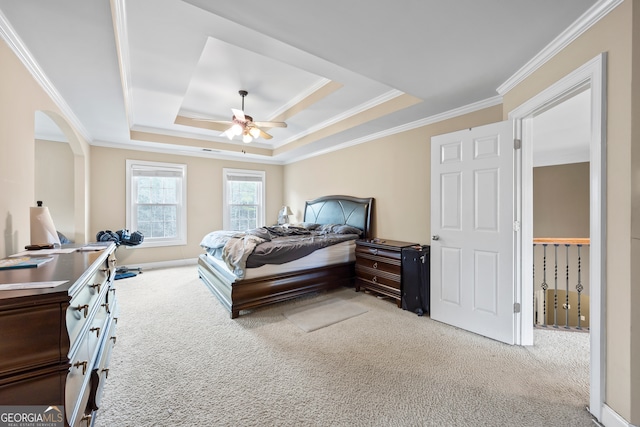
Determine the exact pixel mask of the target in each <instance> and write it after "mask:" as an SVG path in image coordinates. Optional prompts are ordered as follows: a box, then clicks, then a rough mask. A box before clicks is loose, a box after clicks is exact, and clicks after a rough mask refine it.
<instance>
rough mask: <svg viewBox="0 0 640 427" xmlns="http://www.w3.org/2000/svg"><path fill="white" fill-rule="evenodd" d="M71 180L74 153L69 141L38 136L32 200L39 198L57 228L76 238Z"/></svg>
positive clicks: (72, 179)
mask: <svg viewBox="0 0 640 427" xmlns="http://www.w3.org/2000/svg"><path fill="white" fill-rule="evenodd" d="M73 182H74V167H73V153H72V152H71V148H70V147H69V144H68V143H66V142H57V141H46V140H41V139H37V140H36V145H35V200H41V201H42V202H43V204H44V206H47V207H48V208H49V212H50V213H51V218H52V219H53V223H54V224H55V226H56V230H57V231H59V232H60V233H62V234H64V235H65V236H66V237H67V238H69V239H71V240H73V239H74V237H75V222H74V197H73V196H74V192H73V191H74V190H73ZM34 206H35V205H34Z"/></svg>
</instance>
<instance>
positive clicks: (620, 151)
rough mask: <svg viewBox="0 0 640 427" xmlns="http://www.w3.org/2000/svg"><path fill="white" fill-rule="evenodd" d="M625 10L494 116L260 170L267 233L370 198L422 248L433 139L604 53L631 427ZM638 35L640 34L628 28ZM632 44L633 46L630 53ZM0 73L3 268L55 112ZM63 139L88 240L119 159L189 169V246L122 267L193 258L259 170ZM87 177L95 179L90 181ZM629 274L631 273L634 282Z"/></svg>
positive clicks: (611, 388)
mask: <svg viewBox="0 0 640 427" xmlns="http://www.w3.org/2000/svg"><path fill="white" fill-rule="evenodd" d="M632 4H633V2H632V1H629V0H626V1H625V2H624V3H623V4H622V5H620V6H619V7H618V8H617V9H615V10H614V11H613V12H611V13H610V14H609V15H608V16H607V17H605V18H604V19H603V20H602V21H601V22H599V23H597V24H596V25H595V26H594V27H592V28H591V29H590V30H589V31H588V32H586V33H585V34H584V35H582V36H581V37H579V38H578V39H577V40H575V41H574V42H573V43H572V44H571V45H569V46H568V47H567V48H565V49H564V50H563V51H562V52H560V53H559V54H558V55H557V56H556V57H554V58H553V59H551V60H550V61H549V62H548V63H547V64H545V65H544V66H543V67H542V68H541V69H540V70H538V71H536V72H535V73H534V75H533V76H531V77H529V78H527V79H526V80H525V81H523V82H522V83H521V84H519V85H518V86H517V87H516V88H514V89H513V90H511V91H510V92H509V93H507V94H506V95H505V97H504V104H503V106H502V107H494V108H489V109H486V110H483V111H481V112H477V113H473V114H469V115H467V116H463V117H460V118H456V119H452V120H447V121H444V122H441V123H437V124H434V125H429V126H425V127H423V128H420V129H416V130H413V131H409V132H405V133H403V134H399V135H394V136H391V137H387V138H383V139H380V140H376V141H371V142H368V143H364V144H360V145H358V146H355V147H350V148H347V149H345V150H342V151H339V152H335V153H329V154H326V155H324V156H320V157H315V158H311V159H307V160H304V161H300V162H298V163H294V164H291V165H286V166H284V167H279V166H265V167H264V168H265V170H267V171H268V173H267V183H268V184H267V185H268V192H269V196H268V197H269V199H268V204H267V214H268V217H267V219H268V221H270V222H272V221H275V219H276V214H277V210H278V209H279V208H280V206H281V205H282V202H283V201H284V202H286V203H287V204H289V205H290V206H291V207H292V209H293V210H294V212H295V213H296V215H299V214H300V213H301V206H302V205H303V201H304V200H306V199H310V198H314V197H317V196H321V195H326V194H335V193H339V194H351V195H357V196H372V197H375V198H376V208H375V219H374V230H375V231H376V234H377V235H379V236H381V237H385V238H389V239H398V240H411V241H418V242H420V243H428V240H429V221H430V214H429V209H430V207H429V198H430V192H429V185H430V183H429V164H430V158H429V141H430V138H431V136H433V135H437V134H441V133H446V132H451V131H455V130H459V129H463V128H467V127H473V126H477V125H482V124H487V123H491V122H496V121H499V120H502V119H503V118H506V116H507V114H508V112H509V111H511V110H513V109H514V108H516V107H517V106H519V105H521V104H522V103H523V102H524V101H526V100H527V99H529V98H530V97H532V96H534V95H535V94H537V93H539V92H540V91H541V90H543V89H544V88H546V87H548V86H549V85H550V84H552V83H554V82H555V81H557V80H558V79H560V78H561V77H563V76H564V75H566V74H567V73H569V72H570V71H572V70H574V69H575V68H576V67H578V66H580V65H582V64H584V63H585V62H587V61H589V60H590V59H592V58H593V57H595V56H596V55H597V54H599V53H601V52H608V67H607V72H608V79H607V90H608V96H607V100H608V105H607V181H606V182H607V207H608V209H607V222H606V228H607V241H606V251H607V253H609V254H615V255H616V256H615V257H613V256H608V257H607V265H606V275H607V276H606V284H605V290H604V293H605V294H606V297H607V309H606V310H605V315H606V325H607V326H606V337H607V342H606V347H607V348H606V357H605V361H606V403H607V404H608V405H609V406H610V407H611V408H612V409H613V410H615V411H616V412H617V413H619V414H620V415H621V416H622V417H624V418H625V419H626V420H627V421H629V422H631V423H632V424H635V425H640V405H637V404H636V405H632V402H638V401H640V364H638V362H637V360H640V354H639V353H640V336H639V334H638V333H637V331H638V330H640V310H638V309H637V307H639V306H640V286H639V285H638V280H639V279H638V277H640V274H638V268H639V267H638V264H640V263H638V262H637V260H638V259H640V254H639V252H640V243H639V239H640V231H639V230H640V177H639V176H638V175H639V172H638V171H639V170H640V153H639V151H640V147H639V142H638V133H639V131H640V128H639V126H640V123H635V124H634V123H633V121H632V117H634V116H637V111H638V105H639V104H638V102H639V101H640V99H639V96H640V88H639V87H638V86H639V83H638V82H637V79H636V80H635V81H633V80H632V78H631V77H632V71H633V70H635V71H636V74H637V72H640V70H638V66H635V68H633V66H634V65H635V64H637V63H638V62H640V57H639V55H638V54H635V52H636V51H637V50H638V49H640V48H639V47H638V46H640V40H639V39H640V36H639V34H640V29H639V30H637V31H636V34H633V35H632V29H633V24H634V22H635V23H638V18H637V17H636V16H638V15H639V14H640V12H639V11H638V10H637V9H638V8H635V9H634V8H633V7H632ZM636 27H637V28H640V26H638V25H637V24H636ZM632 41H636V43H635V44H634V45H632ZM634 54H635V55H634ZM0 63H1V64H2V73H3V78H2V79H0V94H1V96H0V117H2V120H0V183H1V184H2V185H1V186H0V213H1V214H2V225H3V232H2V235H1V236H0V256H5V255H6V254H8V253H12V252H15V251H17V250H18V249H19V248H21V247H22V246H24V245H25V244H27V243H28V241H29V225H28V224H29V220H28V212H29V209H28V208H29V206H32V205H33V203H34V201H35V190H34V165H35V160H34V135H33V127H34V114H35V111H37V110H43V111H51V112H56V113H58V114H60V112H59V110H58V109H57V107H56V106H55V105H54V103H53V102H52V100H51V99H49V97H48V96H47V95H46V94H45V93H44V92H43V90H42V89H41V88H40V86H39V85H38V84H37V83H36V82H35V81H34V79H33V78H32V77H31V75H30V74H29V73H28V72H27V70H26V69H25V68H24V67H23V65H22V64H21V63H20V61H19V60H18V59H17V57H16V56H15V55H14V54H13V53H12V52H11V50H10V49H9V48H8V47H7V45H6V44H5V43H4V42H0ZM632 83H633V84H632ZM630 87H631V88H632V90H629V88H630ZM67 132H69V129H67ZM71 132H72V131H71ZM72 136H75V139H73V140H71V141H70V142H71V143H72V147H74V153H75V157H74V167H75V168H76V173H75V188H74V193H75V200H76V204H75V209H76V214H75V221H76V223H78V222H80V223H81V226H80V228H82V224H84V222H83V221H84V219H83V217H84V216H86V219H87V220H88V219H89V216H88V215H89V213H88V212H89V210H88V209H87V208H88V207H89V199H90V207H91V216H90V220H91V223H90V224H91V226H90V227H87V228H90V230H88V231H87V234H88V235H89V236H88V239H87V240H90V239H91V237H92V235H95V233H96V232H97V231H98V230H100V229H102V228H105V227H107V226H108V227H113V228H118V227H119V226H120V225H123V224H124V221H125V212H124V197H123V195H124V191H125V187H124V159H126V158H127V157H129V156H133V155H134V154H139V155H140V157H139V158H141V159H144V160H160V161H176V162H182V163H187V164H188V168H189V170H188V179H189V194H188V197H189V201H190V203H189V244H188V245H187V246H185V247H174V248H168V249H166V248H165V249H163V248H150V249H145V250H142V249H140V250H135V249H134V250H131V251H129V252H130V254H129V253H127V254H122V255H120V257H121V258H122V259H123V260H124V262H127V263H128V262H132V263H133V262H135V263H138V262H147V261H165V260H173V259H180V258H190V257H195V256H196V254H197V253H199V248H198V243H199V239H200V238H201V237H202V235H203V234H204V233H205V232H207V231H209V230H210V229H215V228H220V227H221V225H222V221H221V214H220V210H219V208H218V207H217V206H216V204H218V203H220V201H221V195H220V194H219V192H221V174H222V172H221V169H222V167H223V165H225V166H230V167H238V168H244V167H246V168H249V169H258V168H262V167H261V166H258V165H254V164H242V163H236V162H222V161H217V160H205V159H198V158H186V157H176V156H165V155H160V154H153V153H145V154H143V153H138V152H135V151H125V150H113V149H105V148H99V147H92V148H91V151H92V153H93V155H94V156H95V158H94V159H93V161H91V162H90V158H89V153H88V151H89V150H88V149H86V142H85V141H84V140H82V138H79V137H77V135H72ZM78 147H80V149H78ZM78 150H80V152H79V151H78ZM82 150H85V152H84V153H82ZM83 165H84V166H83ZM89 166H91V168H92V169H91V171H90V173H89V172H88V171H89V169H88V167H89ZM83 167H85V169H82V168H83ZM78 168H80V169H81V170H80V173H78V172H77V170H78ZM87 182H91V186H90V192H88V191H87V190H86V189H87V188H89V187H85V185H87V184H86V183H87ZM283 189H284V192H283ZM632 203H633V208H632ZM632 220H633V221H632ZM632 225H633V227H632ZM76 228H78V227H76ZM632 229H633V232H632ZM80 235H81V236H83V233H82V232H81V233H80ZM83 237H84V236H83ZM121 252H125V251H121ZM632 273H635V274H634V275H633V279H632ZM632 280H633V282H632ZM632 283H633V287H632V286H631V285H632ZM632 307H635V308H636V309H635V311H632ZM632 330H633V331H634V332H633V333H632ZM632 361H633V363H632Z"/></svg>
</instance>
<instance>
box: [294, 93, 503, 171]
mask: <svg viewBox="0 0 640 427" xmlns="http://www.w3.org/2000/svg"><path fill="white" fill-rule="evenodd" d="M500 104H502V96H494V97H491V98H487V99H483V100H482V101H478V102H474V103H473V104H468V105H464V106H462V107H459V108H454V109H453V110H449V111H445V112H444V113H440V114H436V115H434V116H429V117H425V118H424V119H420V120H416V121H413V122H411V123H405V124H403V125H400V126H396V127H393V128H389V129H385V130H383V131H380V132H376V133H372V134H369V135H367V136H363V137H361V138H357V139H352V140H351V141H347V142H344V143H342V144H338V145H334V146H332V147H330V148H327V149H325V150H319V151H316V152H313V153H311V154H307V155H304V156H299V157H295V158H292V159H289V160H287V161H285V162H284V164H291V163H295V162H299V161H300V160H306V159H310V158H312V157H317V156H322V155H324V154H328V153H331V152H333V151H339V150H343V149H345V148H348V147H352V146H355V145H359V144H363V143H365V142H369V141H374V140H376V139H381V138H385V137H388V136H392V135H395V134H398V133H401V132H407V131H410V130H413V129H417V128H421V127H423V126H428V125H431V124H434V123H438V122H441V121H443V120H448V119H452V118H456V117H459V116H462V115H464V114H469V113H473V112H476V111H479V110H482V109H485V108H489V107H494V106H496V105H500Z"/></svg>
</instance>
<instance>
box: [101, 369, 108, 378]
mask: <svg viewBox="0 0 640 427" xmlns="http://www.w3.org/2000/svg"><path fill="white" fill-rule="evenodd" d="M102 372H104V379H109V368H104V369H103V370H102Z"/></svg>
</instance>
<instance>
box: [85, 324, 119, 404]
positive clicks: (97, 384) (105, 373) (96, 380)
mask: <svg viewBox="0 0 640 427" xmlns="http://www.w3.org/2000/svg"><path fill="white" fill-rule="evenodd" d="M117 323H118V322H117V321H116V320H115V319H110V321H109V324H108V325H107V333H106V335H105V336H104V339H103V341H102V343H101V346H102V349H101V351H100V356H99V358H98V360H97V361H96V364H95V368H94V372H93V374H92V376H91V394H90V397H89V402H88V409H90V410H94V411H96V410H98V409H99V408H100V400H101V398H102V390H103V389H104V384H105V382H106V380H107V379H108V378H109V361H110V360H111V351H112V350H113V346H114V345H115V344H116V326H117Z"/></svg>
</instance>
